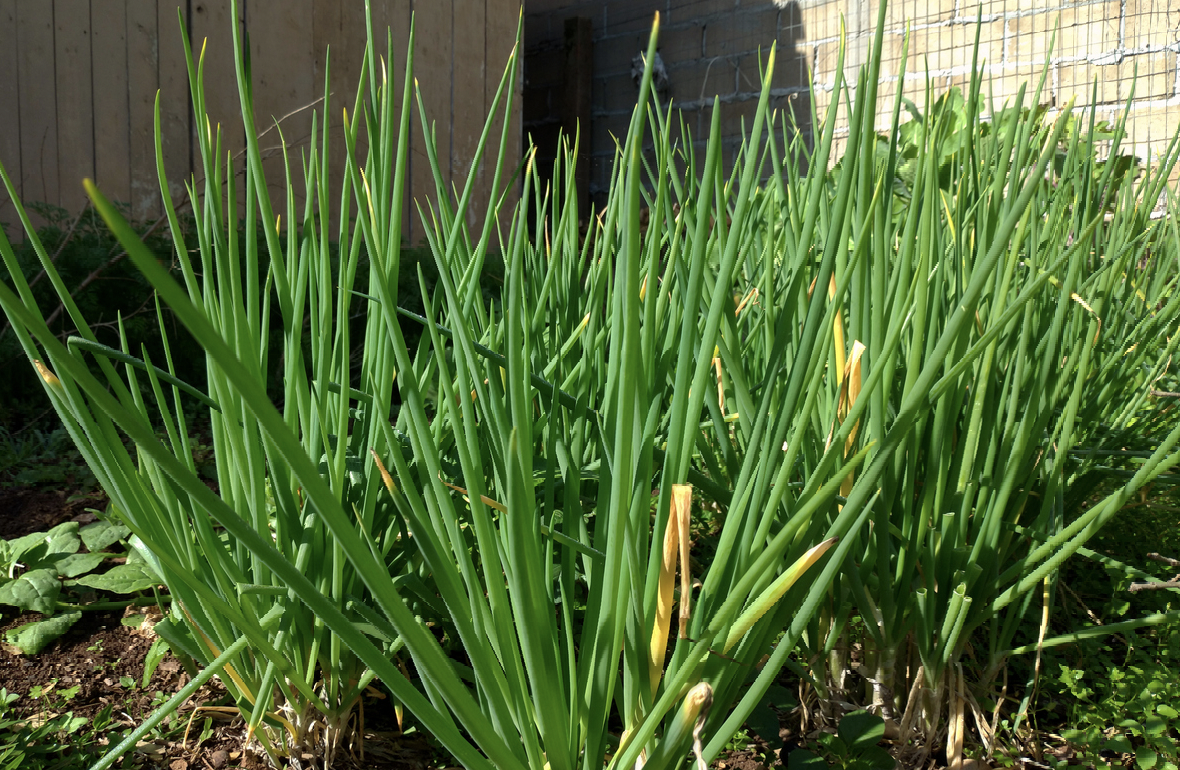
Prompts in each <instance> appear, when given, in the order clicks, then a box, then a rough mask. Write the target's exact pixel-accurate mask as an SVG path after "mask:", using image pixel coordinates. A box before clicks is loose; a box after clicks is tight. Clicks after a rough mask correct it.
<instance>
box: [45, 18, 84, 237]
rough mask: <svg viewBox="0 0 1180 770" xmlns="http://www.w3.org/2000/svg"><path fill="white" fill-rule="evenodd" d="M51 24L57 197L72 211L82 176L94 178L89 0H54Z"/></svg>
mask: <svg viewBox="0 0 1180 770" xmlns="http://www.w3.org/2000/svg"><path fill="white" fill-rule="evenodd" d="M53 24H54V35H53V47H54V63H55V66H56V77H57V163H58V165H57V184H58V189H59V192H58V196H59V197H58V200H59V201H60V202H61V206H62V207H63V208H65V209H67V210H68V211H69V212H70V213H71V214H73V213H74V212H77V211H81V210H82V206H83V205H85V203H86V191H85V190H84V189H83V187H82V180H83V179H93V178H94V92H93V89H92V81H91V79H90V77H91V66H90V0H54V3H53Z"/></svg>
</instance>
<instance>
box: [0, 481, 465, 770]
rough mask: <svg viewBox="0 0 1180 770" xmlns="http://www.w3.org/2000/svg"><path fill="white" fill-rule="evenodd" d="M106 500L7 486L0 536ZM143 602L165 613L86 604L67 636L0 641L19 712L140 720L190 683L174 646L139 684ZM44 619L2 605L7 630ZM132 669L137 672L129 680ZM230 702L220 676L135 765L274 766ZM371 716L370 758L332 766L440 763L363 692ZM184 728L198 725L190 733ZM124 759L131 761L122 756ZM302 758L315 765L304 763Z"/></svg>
mask: <svg viewBox="0 0 1180 770" xmlns="http://www.w3.org/2000/svg"><path fill="white" fill-rule="evenodd" d="M102 504H103V503H102V502H101V500H100V499H94V498H86V499H76V500H71V499H70V497H69V495H68V494H67V493H65V492H62V491H57V490H46V489H35V488H34V489H18V490H11V489H0V539H5V540H7V539H12V538H16V537H20V536H22V535H26V534H29V533H32V532H42V531H46V530H49V529H51V528H53V527H54V526H56V525H58V524H61V523H62V522H65V521H71V520H77V521H79V522H80V523H83V524H85V523H89V522H91V521H94V520H95V518H96V517H95V515H94V514H93V513H88V512H87V511H86V509H87V508H100V507H101V505H102ZM6 609H11V608H6ZM145 611H148V613H149V615H150V614H151V612H158V610H156V608H154V607H152V608H143V607H138V608H128V611H127V612H123V611H119V612H84V613H83V616H82V619H81V620H79V621H78V622H77V623H76V624H74V626H73V627H72V628H71V629H70V630H69V631H68V632H67V633H66V634H65V635H64V636H62V637H61V638H59V639H57V640H55V641H54V642H52V643H51V644H50V645H49V646H48V647H46V648H45V649H44V650H42V651H41V652H40V653H38V654H37V655H33V656H24V655H21V654H19V653H18V652H16V651H15V650H14V649H9V648H6V647H5V646H4V645H0V688H4V689H6V690H7V691H8V692H9V693H17V694H19V695H20V696H21V697H20V699H19V700H17V701H16V702H15V703H14V704H13V705H14V706H15V708H16V709H17V711H18V713H19V714H20V715H21V717H22V718H29V719H33V720H36V719H37V718H39V717H52V716H55V715H56V714H57V713H59V712H61V711H65V710H69V711H71V712H73V714H74V716H77V717H86V718H88V719H89V718H92V717H94V716H95V715H96V714H97V713H99V712H100V711H101V710H102V709H104V708H105V707H107V706H112V707H113V708H112V714H113V717H114V720H115V722H116V723H117V724H119V725H120V727H121V728H130V727H133V726H137V725H139V724H142V722H143V721H144V720H145V719H146V718H147V717H148V716H150V715H151V714H152V712H153V711H154V710H155V708H156V706H157V705H158V704H159V703H162V702H163V701H165V700H167V699H168V698H169V697H171V696H172V695H173V694H174V693H175V692H176V691H177V690H178V689H180V688H181V687H183V686H184V685H185V684H187V683H188V682H189V676H188V674H187V673H186V672H185V671H184V669H183V667H182V666H181V664H180V663H179V661H177V660H176V659H175V658H173V657H172V656H171V655H169V656H167V657H166V658H165V659H164V660H163V661H162V662H161V663H160V664H159V666H158V667H157V668H156V671H155V672H154V673H153V675H152V678H151V680H150V681H149V682H148V686H147V687H143V686H142V678H143V671H144V658H145V657H146V655H147V653H148V650H149V648H150V647H151V645H152V642H153V640H154V639H155V635H154V634H153V633H152V632H151V631H150V630H148V629H146V627H145V628H144V629H142V630H141V629H138V628H132V627H130V626H128V625H124V624H123V622H122V621H123V618H124V616H125V615H128V614H130V613H131V612H136V613H143V612H145ZM42 619H43V617H42V616H41V615H39V614H37V613H25V614H23V615H20V616H14V615H11V614H9V613H5V614H4V616H3V619H2V620H0V639H2V638H3V635H4V632H6V631H8V630H9V629H12V628H15V627H17V626H20V625H23V624H25V623H30V622H34V621H37V620H42ZM125 677H130V678H131V680H132V681H131V682H126V681H125V680H124V678H125ZM120 680H124V681H122V682H121V681H120ZM125 685H131V686H129V687H128V686H125ZM75 686H77V687H78V691H77V693H76V694H75V695H74V696H73V697H72V698H70V699H69V701H68V702H65V701H63V699H62V698H61V697H60V696H59V695H57V693H60V692H61V691H64V690H67V689H69V688H72V687H75ZM36 687H40V688H41V692H42V697H41V698H40V699H34V698H31V697H29V694H30V691H31V690H33V688H36ZM374 692H375V691H374ZM232 705H233V704H232V702H231V701H230V700H229V698H228V696H227V694H226V692H225V689H224V688H223V687H221V685H220V684H219V683H218V682H217V680H213V682H211V683H210V684H208V685H206V686H205V687H203V688H202V689H201V690H199V691H198V692H197V694H196V695H195V696H194V697H193V698H192V699H191V700H190V701H189V702H188V703H186V704H185V705H184V706H183V707H182V708H181V709H180V711H179V712H178V713H177V715H176V716H175V717H174V718H173V721H172V722H171V724H172V725H173V726H174V727H173V728H172V729H168V730H166V731H165V734H166V735H167V736H168V738H167V739H157V740H153V741H147V742H145V743H143V744H142V745H141V746H140V747H139V748H138V749H136V751H135V758H134V761H133V763H132V764H133V765H134V766H136V767H140V768H168V770H237V769H241V770H264V768H267V767H268V763H267V761H266V757H265V755H263V754H261V753H260V752H256V751H253V750H250V751H247V750H245V749H244V745H243V744H244V740H245V725H244V723H243V721H242V719H241V718H240V717H239V716H238V715H237V714H236V713H235V712H234V709H232ZM215 708H216V709H218V710H213V709H215ZM207 717H209V718H212V719H213V720H214V723H213V729H212V735H211V736H210V737H209V738H207V739H206V740H205V741H203V742H198V741H197V737H198V736H199V735H200V734H201V731H202V727H203V725H204V720H205V718H207ZM364 718H365V729H364V738H365V740H364V741H363V746H364V757H363V759H362V757H361V755H360V753H359V751H357V752H356V755H355V756H347V755H346V756H342V757H339V758H337V760H336V762H335V763H334V765H333V767H334V768H336V769H337V770H360V769H361V768H364V769H366V770H368V768H372V769H373V770H423V769H424V768H427V767H432V768H435V767H442V766H443V765H442V764H440V757H439V756H437V752H436V750H435V749H434V747H432V746H431V745H430V743H429V742H428V741H427V740H426V738H425V737H423V736H421V735H406V736H403V735H399V734H398V733H397V726H396V721H395V718H394V714H393V709H392V708H390V706H389V701H388V699H384V698H382V699H377V698H372V699H366V703H365V712H364ZM190 720H191V725H190ZM186 727H190V728H191V729H189V735H188V738H187V740H185V735H184V731H185V728H186ZM96 758H97V757H96ZM120 766H121V767H129V766H131V765H128V764H127V763H126V760H124V763H123V764H122V765H120ZM303 767H304V768H310V767H318V764H316V765H313V764H312V763H308V762H305V763H304V764H303Z"/></svg>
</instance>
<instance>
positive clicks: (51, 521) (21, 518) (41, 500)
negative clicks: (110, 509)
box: [0, 488, 105, 540]
mask: <svg viewBox="0 0 1180 770" xmlns="http://www.w3.org/2000/svg"><path fill="white" fill-rule="evenodd" d="M103 505H105V502H103V498H101V497H97V496H96V497H83V498H73V497H71V495H69V493H67V492H66V491H65V490H58V489H53V490H45V489H38V488H30V489H3V488H0V540H11V539H12V538H14V537H20V536H22V535H27V534H29V533H31V532H46V531H48V530H50V529H52V528H53V527H56V526H57V525H58V524H61V523H62V522H63V521H70V520H71V519H74V518H78V517H81V518H80V519H79V522H80V523H83V524H85V523H88V522H91V521H94V514H92V513H87V511H86V509H87V508H101V507H102V506H103Z"/></svg>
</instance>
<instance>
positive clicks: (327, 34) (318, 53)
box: [311, 0, 359, 238]
mask: <svg viewBox="0 0 1180 770" xmlns="http://www.w3.org/2000/svg"><path fill="white" fill-rule="evenodd" d="M343 5H344V4H341V3H336V2H329V1H328V0H314V2H313V4H312V11H311V48H312V67H313V69H312V88H313V89H314V90H315V94H316V96H317V97H322V96H323V95H324V78H325V77H326V76H327V77H329V78H330V83H329V85H328V90H329V92H330V97H329V103H328V105H327V109H326V110H325V106H324V104H323V102H321V103H319V104H317V105H316V107H315V113H316V114H317V115H318V116H319V119H318V125H319V127H320V136H318V137H317V138H316V139H317V143H318V145H319V148H318V150H320V149H322V148H323V131H324V130H325V129H327V131H328V139H329V149H328V157H327V158H326V159H325V158H321V163H327V166H328V191H329V195H331V196H332V197H331V200H330V206H329V209H328V210H329V211H330V212H331V217H332V221H331V222H329V224H328V226H329V228H330V230H329V232H331V233H332V237H333V238H337V237H338V236H337V232H338V229H337V228H338V227H339V225H340V216H339V206H338V205H337V201H338V200H339V195H340V185H341V184H342V182H343V179H344V160H345V152H344V136H343V133H342V132H341V125H342V121H341V118H340V116H341V114H342V113H341V110H342V109H344V108H345V107H347V108H348V112H349V116H350V118H351V115H352V101H351V100H350V99H349V98H348V91H349V88H348V85H347V81H346V80H345V79H344V78H343V77H342V76H343V74H344V72H345V70H347V69H348V66H347V63H346V61H345V56H346V55H347V54H346V51H347V49H351V48H356V45H355V43H354V44H352V45H346V44H345V42H344V23H343V19H344V15H345V13H346V11H345V8H344V7H343ZM325 67H329V68H330V69H329V70H325ZM357 69H359V64H358V65H357ZM355 88H356V86H355V85H354V86H353V89H355ZM318 150H317V151H318Z"/></svg>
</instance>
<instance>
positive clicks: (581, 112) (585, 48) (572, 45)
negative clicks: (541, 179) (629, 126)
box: [554, 16, 594, 219]
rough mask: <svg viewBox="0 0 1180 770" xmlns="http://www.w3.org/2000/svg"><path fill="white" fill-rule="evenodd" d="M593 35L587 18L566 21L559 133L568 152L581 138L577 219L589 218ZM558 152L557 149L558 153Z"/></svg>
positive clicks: (575, 180) (577, 17)
mask: <svg viewBox="0 0 1180 770" xmlns="http://www.w3.org/2000/svg"><path fill="white" fill-rule="evenodd" d="M592 34H593V28H592V26H591V23H590V19H588V18H586V17H585V16H575V17H573V18H569V19H566V20H565V78H564V80H565V83H564V88H563V91H564V93H563V99H562V108H561V132H562V134H563V135H564V136H565V140H566V141H567V142H569V143H570V147H571V149H572V148H573V141H574V137H580V138H579V142H578V157H577V161H578V166H577V169H576V172H575V175H574V182H575V184H576V185H577V188H578V218H579V219H586V218H588V217H589V216H590V87H591V76H592V74H593V72H594V49H593V42H592V40H593V38H592ZM579 132H580V133H579ZM560 151H561V149H560V148H558V152H560ZM554 182H557V180H554Z"/></svg>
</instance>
